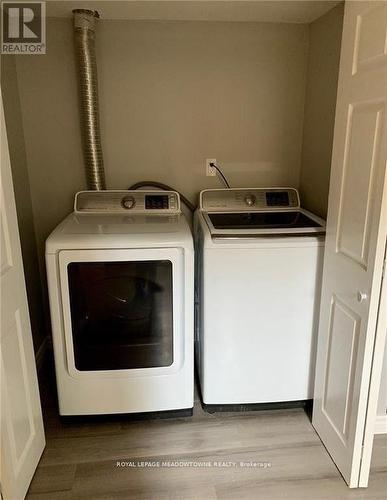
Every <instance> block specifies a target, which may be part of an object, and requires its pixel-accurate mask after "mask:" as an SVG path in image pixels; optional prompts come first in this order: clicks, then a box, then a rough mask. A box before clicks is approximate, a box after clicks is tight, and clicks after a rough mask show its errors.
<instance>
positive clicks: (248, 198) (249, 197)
mask: <svg viewBox="0 0 387 500" xmlns="http://www.w3.org/2000/svg"><path fill="white" fill-rule="evenodd" d="M255 201H256V198H255V196H254V195H253V194H248V195H247V196H245V203H246V205H247V206H249V207H252V206H253V205H255Z"/></svg>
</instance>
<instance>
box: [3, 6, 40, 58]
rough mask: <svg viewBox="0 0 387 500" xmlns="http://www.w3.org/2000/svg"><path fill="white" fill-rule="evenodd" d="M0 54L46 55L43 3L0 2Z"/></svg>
mask: <svg viewBox="0 0 387 500" xmlns="http://www.w3.org/2000/svg"><path fill="white" fill-rule="evenodd" d="M1 52H2V53H3V54H45V53H46V3H45V2H1Z"/></svg>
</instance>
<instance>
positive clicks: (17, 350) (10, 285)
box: [0, 94, 45, 500]
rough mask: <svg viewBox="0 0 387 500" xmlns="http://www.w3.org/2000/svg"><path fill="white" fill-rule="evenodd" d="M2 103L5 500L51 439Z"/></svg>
mask: <svg viewBox="0 0 387 500" xmlns="http://www.w3.org/2000/svg"><path fill="white" fill-rule="evenodd" d="M0 105H1V185H0V203H1V228H0V232H1V268H0V279H1V281H0V285H1V331H0V356H1V357H0V370H1V372H0V382H1V393H0V394H1V420H0V431H1V435H0V437H1V463H0V473H1V475H0V481H1V491H2V495H3V500H21V499H23V498H24V497H25V494H26V492H27V489H28V486H29V484H30V482H31V479H32V476H33V474H34V472H35V469H36V466H37V464H38V461H39V459H40V456H41V454H42V451H43V448H44V445H45V440H44V431H43V420H42V412H41V407H40V398H39V389H38V381H37V376H36V365H35V358H34V351H33V346H32V336H31V327H30V318H29V313H28V305H27V295H26V290H25V282H24V273H23V263H22V256H21V250H20V241H19V232H18V224H17V218H16V209H15V200H14V193H13V185H12V177H11V168H10V161H9V153H8V143H7V136H6V130H5V122H4V112H3V102H2V99H1V94H0Z"/></svg>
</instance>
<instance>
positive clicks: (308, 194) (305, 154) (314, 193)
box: [300, 4, 344, 218]
mask: <svg viewBox="0 0 387 500" xmlns="http://www.w3.org/2000/svg"><path fill="white" fill-rule="evenodd" d="M343 13H344V6H343V4H339V5H338V6H337V7H335V8H334V9H332V10H330V11H329V12H328V13H327V14H325V15H324V16H322V17H320V18H319V19H317V20H316V21H314V22H313V23H312V24H310V26H309V29H310V31H309V36H310V42H309V43H310V47H309V59H308V79H307V86H306V96H305V116H304V135H303V147H302V168H301V175H300V194H301V199H302V200H303V204H304V206H305V207H306V208H308V209H309V210H311V211H312V212H315V213H316V214H318V215H320V216H321V217H323V218H326V214H327V207H328V191H329V176H330V168H331V155H332V142H333V128H334V118H335V108H336V93H337V80H338V68H339V60H340V46H341V32H342V23H343Z"/></svg>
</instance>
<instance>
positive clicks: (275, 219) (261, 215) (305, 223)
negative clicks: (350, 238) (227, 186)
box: [208, 210, 322, 230]
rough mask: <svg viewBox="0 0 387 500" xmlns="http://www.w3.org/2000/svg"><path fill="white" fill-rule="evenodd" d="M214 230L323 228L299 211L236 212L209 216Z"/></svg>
mask: <svg viewBox="0 0 387 500" xmlns="http://www.w3.org/2000/svg"><path fill="white" fill-rule="evenodd" d="M208 218H209V219H210V221H211V223H212V226H213V227H214V229H248V230H250V229H278V228H281V229H284V228H289V229H295V228H312V227H320V228H321V227H322V226H321V224H319V223H318V222H317V221H316V220H313V219H311V218H310V217H308V216H307V215H306V214H304V213H303V212H300V211H299V210H295V211H287V212H239V213H238V212H236V213H228V214H227V213H210V214H208Z"/></svg>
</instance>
